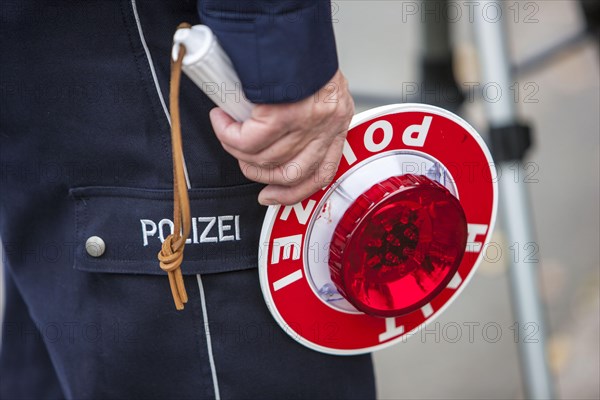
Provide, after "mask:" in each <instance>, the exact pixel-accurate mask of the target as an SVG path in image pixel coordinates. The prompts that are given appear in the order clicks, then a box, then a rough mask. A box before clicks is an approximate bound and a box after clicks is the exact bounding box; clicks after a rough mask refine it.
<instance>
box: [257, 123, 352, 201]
mask: <svg viewBox="0 0 600 400" xmlns="http://www.w3.org/2000/svg"><path fill="white" fill-rule="evenodd" d="M343 144H344V136H343V135H338V136H337V137H336V140H335V141H334V143H332V146H331V147H330V148H329V149H328V152H327V154H326V156H325V158H324V159H323V161H322V162H321V163H320V164H319V167H318V168H317V169H315V171H314V172H313V174H312V175H311V176H310V179H306V180H304V181H303V182H301V183H299V184H298V185H295V186H291V187H290V186H283V185H268V186H267V187H265V188H264V189H263V190H262V191H261V192H260V193H259V196H258V201H259V203H261V204H263V205H273V204H284V205H292V204H295V203H297V202H299V201H301V200H304V199H305V198H307V197H308V196H310V195H312V194H313V193H315V192H316V191H318V190H320V189H322V188H324V187H326V186H328V185H329V184H330V183H331V182H332V180H333V178H334V177H335V173H336V172H337V169H338V167H339V163H340V158H341V155H342V148H343Z"/></svg>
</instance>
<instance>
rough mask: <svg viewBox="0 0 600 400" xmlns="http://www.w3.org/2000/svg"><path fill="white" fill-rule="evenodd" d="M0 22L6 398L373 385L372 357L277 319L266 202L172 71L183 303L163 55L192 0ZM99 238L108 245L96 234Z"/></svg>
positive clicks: (223, 394)
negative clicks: (187, 225)
mask: <svg viewBox="0 0 600 400" xmlns="http://www.w3.org/2000/svg"><path fill="white" fill-rule="evenodd" d="M1 8H2V15H1V18H2V24H1V26H0V49H1V51H2V59H1V67H0V68H1V70H0V72H1V77H0V79H1V87H0V89H1V93H0V95H1V96H2V97H1V109H0V122H1V125H0V166H1V170H0V237H1V238H2V245H3V264H4V273H5V286H4V288H3V289H2V295H3V296H4V297H5V303H6V306H5V311H4V319H3V321H2V342H1V347H0V398H2V399H19V398H22V399H44V398H74V399H98V398H143V399H150V398H200V399H204V398H208V399H211V398H223V399H228V398H239V399H253V398H261V399H262V398H316V399H318V398H357V399H364V398H373V397H374V396H375V391H374V377H373V369H372V364H371V358H370V356H356V357H336V356H329V355H324V354H320V353H317V352H315V351H312V350H309V349H307V348H305V347H303V346H302V345H300V344H298V343H296V342H295V341H294V340H293V339H291V338H290V337H288V336H287V334H285V333H284V332H283V330H282V329H281V328H279V326H278V325H277V324H276V323H275V321H274V320H273V318H272V317H271V315H270V314H269V312H268V310H267V307H266V305H265V304H264V301H263V299H262V295H261V292H260V287H259V280H258V274H257V271H256V265H257V252H258V250H257V249H258V247H259V246H258V245H259V232H260V227H261V224H262V218H263V216H264V213H265V209H264V208H263V207H261V206H260V205H258V203H257V201H256V198H257V194H258V192H259V191H260V189H261V185H259V184H255V183H252V182H249V181H247V180H246V179H245V178H244V177H243V175H242V174H241V173H240V172H239V169H238V166H237V161H236V160H235V159H233V158H232V157H230V156H229V155H228V154H227V153H225V152H224V151H223V149H222V148H221V146H220V144H219V143H218V141H217V140H216V138H215V136H214V133H213V132H212V130H211V127H210V123H209V120H208V111H209V110H210V108H212V107H214V105H213V104H212V103H211V102H210V101H209V100H208V99H207V98H206V97H205V96H204V95H203V94H202V93H201V92H200V91H199V90H198V89H197V88H196V87H195V86H194V85H193V84H192V83H191V82H189V81H188V80H187V79H184V80H183V82H182V94H181V105H182V110H181V111H182V125H183V141H184V153H185V159H186V164H187V170H188V175H189V180H190V185H191V188H192V189H191V190H190V201H191V209H192V217H193V229H192V235H191V237H190V243H189V244H188V245H187V247H186V250H185V261H184V265H183V271H184V273H185V275H186V276H185V282H186V287H187V291H188V294H189V297H190V300H189V303H188V304H187V305H186V307H185V310H184V311H181V312H178V311H176V310H175V307H174V304H173V301H172V298H171V294H170V289H169V285H168V280H167V277H166V276H165V275H164V274H163V272H162V271H161V270H160V268H159V267H158V262H157V260H156V255H157V253H158V251H159V249H160V245H161V240H162V239H164V237H165V236H166V235H168V234H169V233H170V229H172V228H171V226H172V222H171V221H170V219H172V190H171V188H172V170H171V152H170V133H169V120H168V116H167V103H168V101H167V100H168V97H167V92H168V74H169V51H170V45H171V38H172V34H173V31H174V29H175V27H176V26H177V24H178V23H180V22H182V21H187V22H190V23H192V24H196V23H199V22H200V21H199V20H198V14H197V11H196V4H195V2H190V1H177V2H169V1H143V2H141V1H138V2H135V1H125V0H121V1H117V0H114V1H108V0H106V1H86V2H71V1H58V2H55V1H43V2H42V1H39V2H32V1H18V2H17V1H15V2H13V1H7V2H3V3H2V5H1ZM92 236H97V237H100V238H102V240H103V241H104V243H105V251H104V252H103V254H102V255H101V256H100V257H92V256H91V255H90V254H89V253H88V252H87V251H86V248H85V243H86V241H87V239H88V238H90V237H92Z"/></svg>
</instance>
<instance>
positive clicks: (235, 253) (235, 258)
mask: <svg viewBox="0 0 600 400" xmlns="http://www.w3.org/2000/svg"><path fill="white" fill-rule="evenodd" d="M262 188H263V185H261V184H247V185H239V186H231V187H224V188H205V189H191V190H189V198H190V208H191V215H192V229H191V232H190V237H189V238H188V241H187V244H186V247H185V251H184V261H183V264H182V272H183V273H184V274H204V273H214V272H226V271H233V270H240V269H247V268H252V267H255V266H256V265H257V260H258V243H259V238H260V229H261V226H262V220H263V218H264V214H265V211H266V207H263V206H261V205H260V204H258V201H257V198H258V192H259V191H260V190H261V189H262ZM69 193H70V195H71V197H72V198H73V199H74V201H75V203H76V225H77V228H76V237H77V250H76V255H75V265H74V267H75V269H78V270H83V271H90V272H104V273H133V274H164V272H163V271H162V270H161V269H160V267H159V265H158V259H157V254H158V252H159V251H160V248H161V245H162V241H163V240H164V238H166V237H167V236H168V235H169V234H170V233H171V232H172V230H173V222H172V220H173V191H171V190H152V189H138V188H127V187H78V188H73V189H71V190H70V191H69ZM93 236H97V237H99V238H101V239H102V241H103V242H104V244H105V246H104V251H103V252H102V254H101V255H100V256H98V257H93V256H92V255H90V254H88V252H87V250H86V241H87V240H88V238H90V237H93ZM92 253H93V252H92Z"/></svg>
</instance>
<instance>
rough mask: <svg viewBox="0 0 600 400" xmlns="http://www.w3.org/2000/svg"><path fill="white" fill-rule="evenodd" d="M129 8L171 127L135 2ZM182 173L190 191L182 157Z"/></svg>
mask: <svg viewBox="0 0 600 400" xmlns="http://www.w3.org/2000/svg"><path fill="white" fill-rule="evenodd" d="M131 8H133V16H134V18H135V23H136V25H137V28H138V33H139V35H140V40H141V41H142V46H143V47H144V52H145V53H146V58H147V59H148V64H150V72H151V73H152V79H153V80H154V87H155V88H156V93H158V98H159V99H160V104H161V105H162V109H163V111H164V113H165V117H167V121H168V122H169V126H171V116H170V115H169V110H167V104H166V103H165V99H164V98H163V95H162V92H161V91H160V85H159V83H158V77H157V76H156V70H155V69H154V61H152V56H151V55H150V49H148V45H147V44H146V38H145V37H144V31H143V30H142V23H141V22H140V16H139V15H138V12H137V5H136V3H135V0H131ZM170 56H171V55H170V53H169V57H170ZM183 173H184V175H185V182H186V184H187V188H188V189H191V188H192V185H190V178H189V176H188V170H187V166H186V165H185V157H183Z"/></svg>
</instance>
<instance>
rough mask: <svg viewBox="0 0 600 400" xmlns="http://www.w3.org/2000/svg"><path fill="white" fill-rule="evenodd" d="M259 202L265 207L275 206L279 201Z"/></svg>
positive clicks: (262, 200)
mask: <svg viewBox="0 0 600 400" xmlns="http://www.w3.org/2000/svg"><path fill="white" fill-rule="evenodd" d="M258 202H259V203H260V204H262V205H263V206H274V205H276V204H278V203H277V201H275V200H274V199H270V198H266V199H258Z"/></svg>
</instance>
